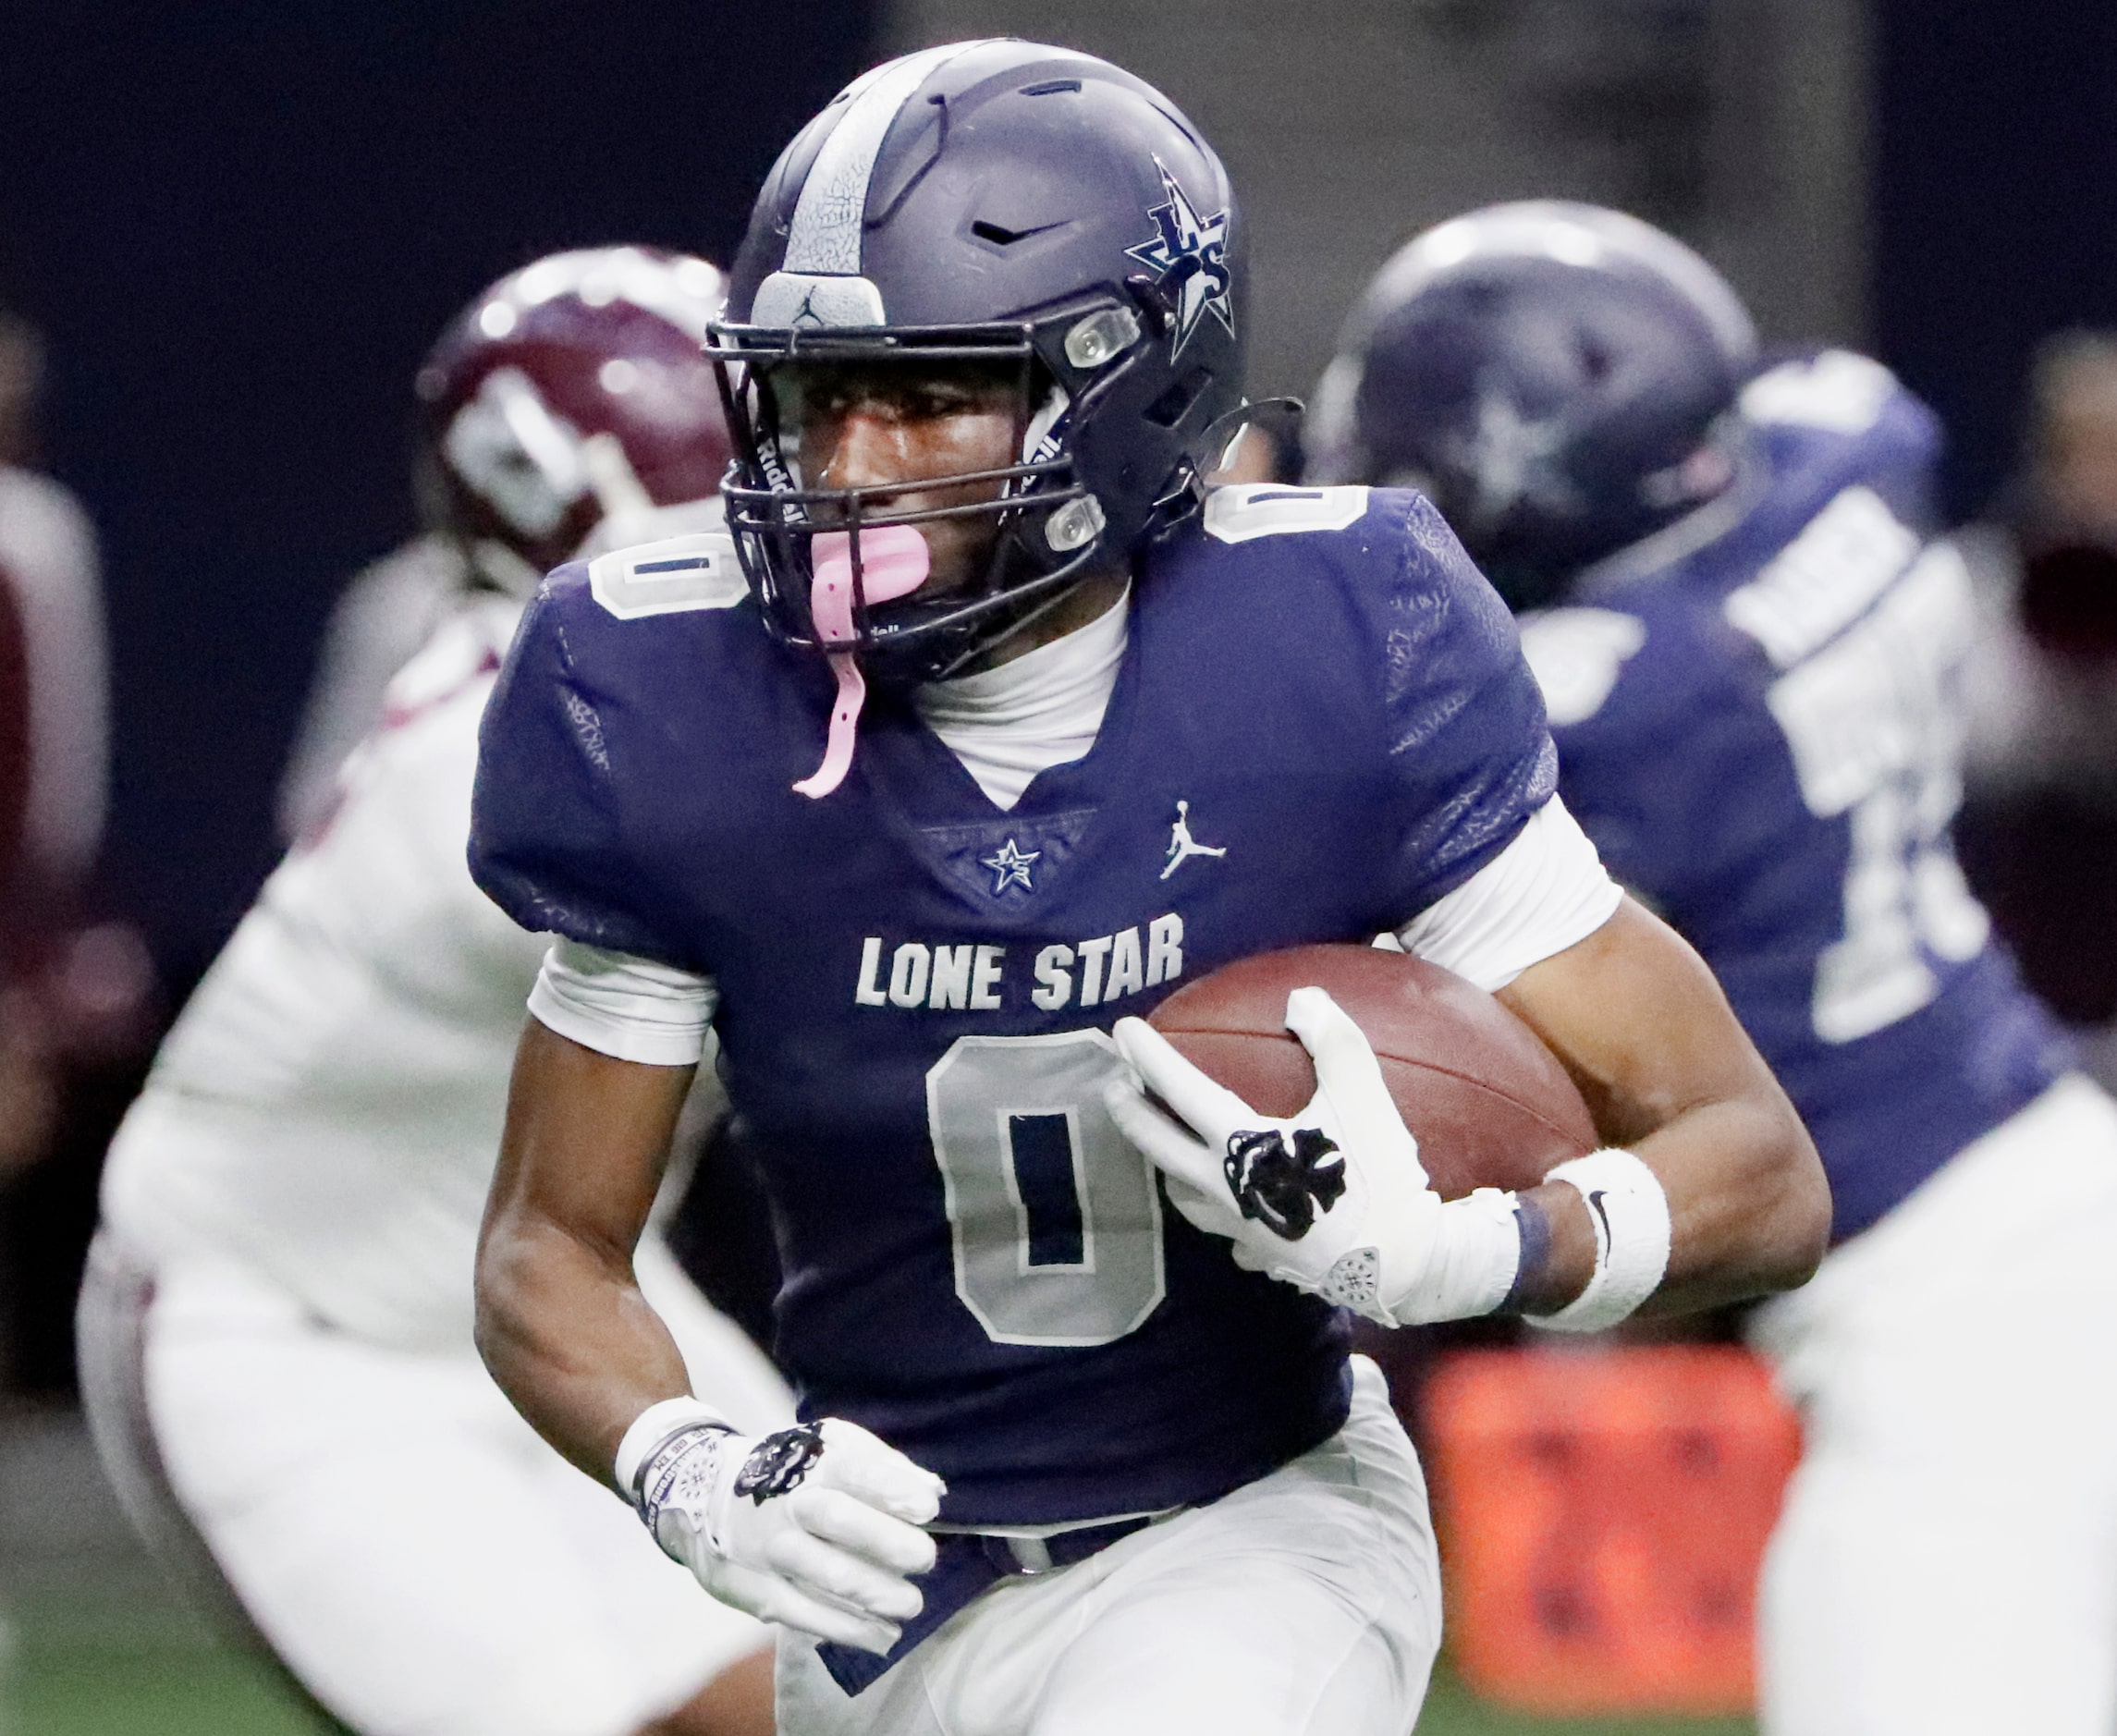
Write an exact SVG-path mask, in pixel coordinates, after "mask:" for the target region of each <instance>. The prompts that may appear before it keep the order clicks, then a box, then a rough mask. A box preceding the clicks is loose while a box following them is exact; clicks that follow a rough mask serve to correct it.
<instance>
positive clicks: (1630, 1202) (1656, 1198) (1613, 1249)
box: [1523, 1146, 1670, 1332]
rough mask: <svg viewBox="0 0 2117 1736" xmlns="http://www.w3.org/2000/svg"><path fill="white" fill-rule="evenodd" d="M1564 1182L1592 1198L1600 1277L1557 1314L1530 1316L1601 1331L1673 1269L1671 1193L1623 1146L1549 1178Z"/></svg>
mask: <svg viewBox="0 0 2117 1736" xmlns="http://www.w3.org/2000/svg"><path fill="white" fill-rule="evenodd" d="M1544 1180H1547V1181H1563V1182H1564V1183H1565V1184H1566V1185H1567V1186H1568V1187H1570V1188H1572V1189H1573V1190H1574V1191H1575V1192H1578V1193H1579V1194H1580V1196H1581V1198H1582V1199H1583V1200H1584V1201H1585V1202H1586V1204H1587V1208H1588V1221H1589V1222H1590V1223H1591V1224H1593V1226H1594V1227H1595V1276H1594V1277H1592V1278H1589V1279H1588V1281H1587V1288H1586V1289H1585V1290H1583V1291H1581V1293H1580V1294H1579V1295H1578V1296H1576V1297H1574V1298H1573V1300H1572V1302H1568V1303H1567V1304H1566V1305H1565V1306H1564V1307H1563V1308H1561V1309H1560V1310H1559V1312H1558V1313H1557V1314H1525V1315H1524V1316H1523V1317H1524V1319H1526V1320H1527V1321H1528V1322H1529V1324H1530V1325H1531V1326H1548V1327H1550V1328H1552V1329H1553V1330H1554V1331H1558V1332H1599V1331H1601V1330H1602V1329H1603V1328H1604V1327H1605V1326H1615V1325H1617V1323H1618V1322H1619V1321H1621V1320H1623V1319H1626V1318H1628V1317H1629V1316H1630V1315H1631V1314H1632V1311H1633V1310H1634V1309H1635V1308H1637V1307H1638V1306H1639V1304H1640V1303H1641V1302H1645V1301H1646V1299H1647V1298H1648V1297H1649V1296H1651V1295H1653V1294H1654V1292H1655V1291H1656V1290H1658V1289H1659V1288H1660V1285H1661V1279H1662V1277H1663V1276H1664V1275H1665V1274H1666V1273H1667V1272H1668V1270H1669V1238H1670V1223H1669V1196H1668V1194H1667V1193H1666V1192H1663V1191H1662V1187H1661V1179H1660V1178H1659V1177H1658V1176H1657V1175H1656V1174H1655V1173H1654V1171H1653V1170H1651V1169H1649V1168H1647V1167H1646V1165H1645V1164H1644V1163H1642V1162H1641V1161H1640V1160H1639V1158H1638V1157H1637V1156H1636V1155H1634V1153H1632V1152H1628V1151H1625V1150H1623V1149H1622V1148H1621V1147H1618V1146H1610V1147H1608V1148H1606V1149H1605V1150H1602V1151H1592V1152H1590V1153H1588V1155H1586V1156H1585V1157H1575V1158H1572V1159H1571V1160H1570V1161H1568V1162H1566V1163H1562V1164H1560V1165H1559V1166H1558V1168H1555V1169H1553V1170H1551V1171H1550V1172H1549V1173H1548V1175H1546V1176H1545V1178H1544Z"/></svg>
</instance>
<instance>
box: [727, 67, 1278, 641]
mask: <svg viewBox="0 0 2117 1736" xmlns="http://www.w3.org/2000/svg"><path fill="white" fill-rule="evenodd" d="M1239 233H1240V232H1239V227H1238V224H1237V219H1236V216H1235V212H1234V201H1233V198H1232V196H1231V194H1230V189H1229V185H1228V177H1227V174H1226V172H1225V171H1224V170H1223V169H1222V168H1221V166H1220V162H1219V159H1218V157H1217V156H1215V155H1214V153H1213V151H1212V149H1211V147H1210V146H1209V145H1207V144H1206V142H1205V140H1204V139H1203V138H1202V137H1200V135H1199V133H1198V131H1197V129H1196V128H1194V127H1193V126H1192V125H1191V123H1190V122H1189V121H1187V120H1186V119H1185V118H1184V117H1183V116H1182V115H1181V114H1180V113H1179V112H1178V111H1177V109H1176V108H1175V107H1174V105H1173V104H1170V103H1169V100H1168V99H1167V98H1166V97H1164V96H1162V95H1161V94H1160V93H1159V92H1156V91H1155V90H1154V89H1153V88H1152V87H1151V86H1149V85H1146V84H1144V83H1143V82H1142V81H1141V80H1139V79H1135V78H1133V77H1132V76H1131V75H1130V74H1129V73H1126V72H1123V71H1121V70H1120V69H1119V68H1118V67H1113V66H1111V65H1109V64H1108V63H1107V62H1106V61H1102V60H1097V59H1095V58H1094V57H1093V56H1091V55H1083V54H1078V53H1075V52H1073V51H1071V50H1069V49H1063V48H1048V47H1044V46H1041V45H1039V44H1036V43H1024V42H1016V41H1011V40H1000V41H987V42H971V43H951V44H949V45H947V46H945V47H940V48H931V49H927V50H924V52H922V53H919V54H913V55H905V56H903V57H902V58H900V59H898V60H893V61H890V62H888V63H887V64H886V65H884V66H881V67H876V68H875V69H874V70H873V71H871V72H869V73H867V74H866V75H865V76H863V78H861V79H856V80H855V81H854V82H853V83H852V84H850V85H849V86H848V87H847V88H846V89H845V90H844V91H843V92H840V93H839V95H838V97H837V98H836V99H835V100H834V101H833V102H832V103H831V104H830V105H829V106H828V107H827V108H826V109H825V110H824V111H823V113H822V114H820V115H818V116H816V117H815V118H814V120H813V121H811V122H810V123H809V125H808V126H807V127H806V128H803V129H802V132H801V133H800V135H799V136H797V137H796V139H795V140H794V141H793V142H792V143H791V144H790V145H789V146H788V147H787V149H786V151H785V152H784V153H782V154H781V156H780V158H779V161H778V164H777V166H776V167H775V168H774V169H773V171H772V173H771V176H770V177H769V178H768V179H767V180H766V181H765V188H764V190H763V192H762V193H760V194H759V196H758V199H757V204H756V208H755V211H754V213H753V216H752V219H751V224H750V230H749V234H748V237H747V238H745V240H744V241H743V244H742V249H741V251H740V254H739V255H738V257H737V260H736V263H735V266H734V269H733V272H732V273H731V280H730V286H729V293H728V312H727V315H726V317H725V320H724V322H722V323H718V324H716V325H715V326H714V328H713V334H712V337H711V340H710V341H709V343H708V345H707V353H708V354H710V355H711V356H713V357H714V358H715V360H716V365H717V366H718V367H719V368H720V369H721V377H722V381H723V385H724V389H725V391H726V394H727V408H728V421H729V423H730V425H731V427H732V428H733V429H734V432H735V443H736V459H735V465H734V468H733V471H731V473H730V477H729V481H728V484H727V486H726V487H725V489H724V491H723V496H724V498H725V500H726V502H727V505H728V526H729V529H730V530H731V531H732V532H734V534H735V539H736V546H737V548H738V549H739V551H740V557H741V562H742V567H743V571H744V573H745V574H746V576H747V578H748V580H749V582H750V585H751V587H752V589H753V592H754V593H755V595H756V597H757V599H758V602H759V604H760V605H761V606H762V608H763V611H764V615H765V620H766V622H767V623H768V624H769V625H770V627H771V629H772V630H773V632H774V633H775V634H776V635H777V637H778V638H780V639H781V640H782V641H783V642H787V643H789V644H792V645H796V646H800V647H802V648H806V649H811V650H816V651H822V650H825V649H826V643H827V645H828V647H829V648H830V649H832V650H835V651H838V652H839V653H841V654H842V653H843V652H845V651H846V650H848V649H849V648H850V651H851V652H852V653H853V654H855V655H856V656H857V658H858V660H859V662H860V663H861V664H862V665H863V666H866V667H867V668H869V669H870V670H871V671H874V672H875V673H877V674H880V675H883V676H885V677H888V678H895V679H929V678H932V677H934V676H936V675H940V674H943V673H945V672H947V671H948V670H949V669H951V668H955V667H958V666H961V665H962V664H963V663H964V662H966V661H967V660H969V659H970V658H971V657H973V656H974V655H976V654H978V652H979V651H981V650H982V649H984V648H985V647H987V646H989V645H991V644H992V643H993V642H995V641H997V640H998V639H999V638H1001V637H1003V636H1005V635H1006V634H1007V633H1009V632H1010V631H1012V630H1015V629H1016V628H1018V627H1019V626H1021V625H1022V623H1023V622H1024V621H1025V620H1026V619H1028V618H1029V617H1030V616H1031V615H1033V614H1034V613H1035V612H1037V611H1038V610H1039V609H1041V608H1045V607H1048V606H1050V605H1053V604H1055V603H1056V602H1057V601H1058V600H1059V598H1060V597H1062V596H1063V595H1064V594H1065V593H1067V592H1068V591H1070V590H1071V587H1072V586H1073V585H1074V584H1075V583H1076V582H1077V581H1079V580H1081V579H1082V578H1084V577H1086V576H1087V575H1088V574H1090V573H1092V572H1095V571H1111V570H1118V569H1121V568H1123V567H1125V566H1126V565H1127V564H1128V563H1129V560H1130V557H1131V556H1132V552H1133V550H1134V549H1135V548H1136V547H1137V546H1139V544H1141V543H1142V542H1143V541H1144V539H1146V538H1148V537H1150V536H1153V535H1154V534H1156V533H1157V532H1160V531H1162V530H1164V529H1166V528H1168V527H1169V526H1171V525H1173V524H1175V523H1177V522H1180V521H1181V520H1182V519H1183V518H1185V517H1186V516H1188V514H1189V513H1190V512H1191V511H1192V510H1193V509H1194V508H1195V507H1196V506H1197V504H1198V501H1199V499H1200V498H1201V496H1202V494H1203V484H1202V482H1201V478H1202V477H1203V476H1204V475H1205V473H1206V472H1207V471H1211V470H1212V469H1213V468H1214V465H1215V461H1216V460H1217V459H1218V456H1219V449H1220V447H1221V446H1223V445H1225V444H1226V440H1227V439H1228V438H1231V437H1232V435H1233V434H1234V433H1235V432H1236V427H1235V425H1234V423H1235V421H1236V420H1237V419H1235V418H1234V417H1233V414H1232V413H1233V412H1234V411H1236V410H1238V408H1239V407H1240V406H1241V404H1242V347H1241V342H1240V337H1241V334H1242V324H1243V321H1242V300H1243V294H1244V286H1243V275H1242V263H1241V246H1240V240H1239ZM832 367H839V368H844V367H850V368H852V369H856V370H858V369H871V368H889V369H896V368H905V369H911V370H925V371H928V372H929V373H931V372H933V371H936V370H947V369H949V368H958V369H965V370H973V371H983V373H984V374H985V377H987V378H990V377H991V375H992V373H994V372H995V371H1011V373H1010V374H1009V375H1008V377H1009V378H1010V379H1011V380H1012V381H1013V383H1014V384H1015V385H1018V387H1019V390H1020V393H1021V397H1020V400H1019V406H1020V411H1021V425H1022V429H1023V435H1022V446H1021V450H1020V453H1019V458H1018V461H1017V462H1014V463H1012V464H1010V465H1009V466H1007V467H1006V468H1004V469H999V470H993V471H980V472H977V473H974V474H971V473H965V474H961V475H950V476H947V477H942V478H938V479H933V480H929V481H924V482H921V483H919V484H918V490H919V491H920V492H929V491H931V492H944V493H946V492H949V491H953V495H954V503H953V504H948V505H943V506H937V507H936V506H927V507H920V508H916V509H913V508H910V507H903V506H901V505H899V504H896V503H895V501H894V498H893V497H894V496H898V495H903V494H906V493H910V492H912V490H910V489H908V488H903V487H899V488H828V487H823V486H820V485H819V483H820V481H821V479H820V478H817V477H814V476H805V475H804V474H803V472H802V463H801V454H800V449H799V432H800V430H799V417H798V405H797V402H796V400H797V398H798V395H799V385H800V381H801V379H802V370H803V369H804V368H832ZM941 517H959V518H961V517H976V518H981V519H985V520H989V522H990V523H991V525H992V527H993V532H994V536H993V544H992V549H991V553H990V556H989V557H988V558H986V559H985V562H984V566H983V570H982V573H981V574H979V575H978V576H976V577H974V578H973V581H972V582H971V583H970V584H969V585H968V586H966V587H964V588H962V589H959V590H955V591H952V592H949V593H946V594H942V595H937V596H929V595H923V594H922V593H920V592H919V591H917V590H913V591H912V593H911V594H909V595H906V596H903V597H902V598H901V600H899V601H896V602H887V603H886V602H884V601H883V600H882V598H883V595H884V594H887V593H885V592H884V591H883V589H882V587H880V586H879V585H876V584H871V583H868V582H866V581H863V577H862V568H861V556H860V554H859V545H860V541H861V539H860V537H859V536H858V535H857V534H855V535H852V536H851V537H850V539H849V542H850V549H851V557H852V562H853V567H854V572H853V579H852V593H853V597H852V611H851V620H852V632H851V635H850V638H849V637H848V636H847V634H846V633H845V631H844V630H842V629H840V628H838V627H835V626H834V628H833V630H832V631H831V633H830V635H829V637H828V639H827V641H826V636H825V634H824V633H823V632H822V631H820V630H819V629H818V626H817V623H816V620H815V618H814V616H813V614H812V611H811V606H810V603H811V587H812V583H813V581H814V563H813V562H812V558H811V551H810V544H811V542H812V540H813V539H814V537H815V535H816V534H817V533H818V532H833V533H840V534H842V533H844V532H849V531H857V530H858V529H859V528H860V527H868V528H874V527H879V526H887V525H903V524H915V523H918V522H921V521H924V520H934V519H937V518H941ZM875 541H876V542H877V543H878V544H879V541H880V539H875ZM836 557H837V556H836V554H835V551H834V555H833V558H836ZM870 591H875V593H877V594H876V595H875V597H874V598H873V599H872V601H871V598H870V596H869V592H870Z"/></svg>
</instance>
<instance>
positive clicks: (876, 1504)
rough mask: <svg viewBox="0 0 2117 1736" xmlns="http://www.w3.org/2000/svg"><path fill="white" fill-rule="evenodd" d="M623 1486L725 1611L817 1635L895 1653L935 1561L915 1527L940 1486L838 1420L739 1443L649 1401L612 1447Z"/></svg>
mask: <svg viewBox="0 0 2117 1736" xmlns="http://www.w3.org/2000/svg"><path fill="white" fill-rule="evenodd" d="M617 1473H618V1484H619V1486H620V1487H621V1488H623V1489H624V1490H625V1491H626V1493H628V1494H629V1495H630V1496H631V1498H632V1504H633V1505H634V1506H635V1507H637V1508H638V1509H639V1511H640V1517H641V1518H642V1519H643V1520H644V1521H646V1524H647V1529H648V1530H649V1531H651V1532H653V1533H654V1534H655V1541H656V1542H657V1543H659V1544H660V1545H661V1546H662V1547H663V1549H664V1550H665V1551H667V1553H668V1554H669V1555H671V1556H673V1557H675V1558H676V1559H678V1560H679V1561H681V1562H682V1563H683V1564H684V1565H685V1566H686V1567H688V1568H690V1569H691V1571H692V1572H693V1573H695V1574H697V1575H698V1580H699V1583H701V1584H702V1585H704V1587H705V1589H706V1590H707V1591H709V1592H711V1593H712V1594H713V1595H715V1596H716V1597H717V1598H719V1599H720V1601H721V1602H722V1603H725V1604H732V1605H734V1606H735V1608H738V1609H744V1610H747V1611H749V1613H750V1614H752V1615H753V1616H756V1617H757V1618H758V1619H759V1620H765V1621H777V1622H781V1623H783V1624H785V1625H786V1626H788V1627H789V1628H799V1629H800V1630H801V1631H802V1632H804V1633H813V1634H814V1635H815V1636H816V1637H817V1638H818V1639H823V1640H836V1641H838V1643H839V1644H842V1645H853V1646H858V1647H860V1648H861V1649H862V1650H863V1651H869V1652H878V1653H879V1652H887V1651H888V1649H889V1648H890V1647H891V1646H892V1645H894V1644H896V1643H897V1639H898V1634H899V1628H898V1624H899V1622H902V1621H907V1620H910V1619H911V1618H912V1617H913V1616H915V1615H917V1614H918V1613H919V1610H920V1608H921V1606H922V1605H923V1604H924V1598H923V1597H922V1595H920V1591H919V1588H918V1587H917V1586H916V1585H913V1584H912V1583H910V1581H909V1579H908V1578H907V1575H910V1574H913V1573H924V1571H926V1570H927V1569H928V1568H930V1567H932V1566H933V1565H934V1540H933V1538H931V1537H929V1536H928V1535H927V1534H925V1533H924V1531H921V1530H920V1529H919V1527H920V1526H921V1525H924V1524H926V1523H929V1522H931V1521H932V1520H933V1519H934V1518H935V1516H936V1514H938V1513H939V1512H940V1510H941V1497H942V1495H943V1494H944V1493H945V1490H946V1485H944V1484H943V1483H942V1481H941V1479H940V1478H939V1477H937V1476H936V1475H934V1473H932V1472H930V1471H922V1470H921V1469H920V1468H919V1467H918V1466H917V1465H915V1464H913V1463H912V1461H911V1460H909V1459H907V1458H906V1457H905V1456H904V1455H903V1454H902V1453H900V1452H899V1451H898V1450H897V1449H895V1448H894V1447H891V1446H889V1445H888V1444H887V1442H884V1441H882V1440H879V1439H877V1438H876V1437H875V1436H873V1435H871V1434H869V1433H868V1432H867V1430H865V1429H863V1428H862V1427H861V1426H860V1425H859V1424H857V1423H846V1422H841V1421H840V1420H838V1418H836V1417H829V1418H826V1420H825V1421H823V1422H822V1423H819V1424H808V1425H805V1426H802V1427H800V1428H783V1429H780V1430H779V1431H778V1432H777V1434H772V1435H765V1436H750V1435H739V1434H737V1433H736V1432H735V1431H734V1430H733V1429H731V1428H729V1427H728V1425H727V1424H724V1423H721V1422H719V1421H718V1420H717V1419H716V1418H714V1417H713V1415H712V1413H711V1412H708V1411H707V1410H706V1409H705V1407H704V1406H703V1405H700V1404H698V1403H697V1402H696V1401H695V1400H667V1402H666V1403H664V1404H657V1405H655V1406H652V1407H651V1408H650V1409H648V1410H647V1411H646V1412H642V1415H641V1416H640V1418H639V1420H638V1421H636V1422H635V1423H634V1424H632V1426H631V1428H630V1430H629V1431H628V1432H627V1434H626V1436H625V1441H624V1444H623V1445H622V1446H620V1447H619V1448H618V1462H617Z"/></svg>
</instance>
